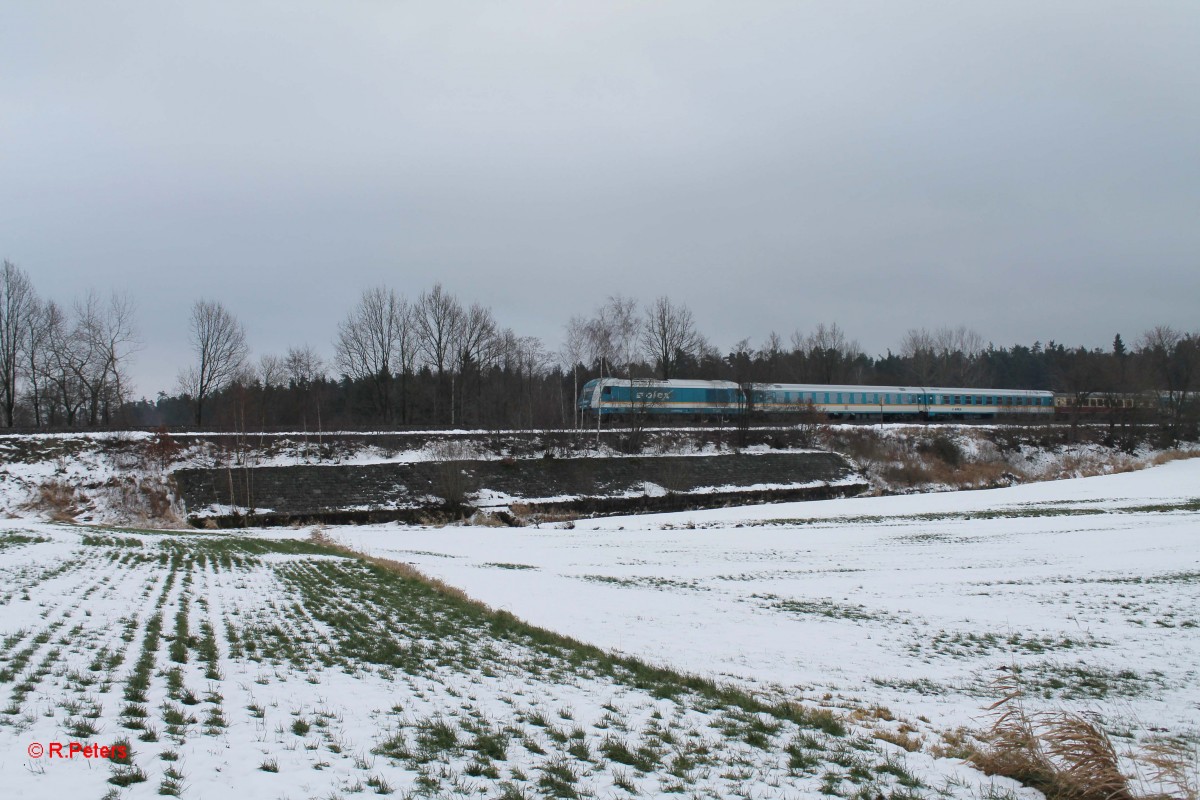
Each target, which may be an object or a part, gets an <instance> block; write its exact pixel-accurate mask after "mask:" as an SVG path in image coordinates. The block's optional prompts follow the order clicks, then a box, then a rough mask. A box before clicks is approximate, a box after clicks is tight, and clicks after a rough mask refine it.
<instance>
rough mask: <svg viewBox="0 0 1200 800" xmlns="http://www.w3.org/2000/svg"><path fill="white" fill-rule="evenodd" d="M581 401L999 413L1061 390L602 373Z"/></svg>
mask: <svg viewBox="0 0 1200 800" xmlns="http://www.w3.org/2000/svg"><path fill="white" fill-rule="evenodd" d="M579 408H580V409H581V410H583V411H584V412H586V413H592V414H600V415H602V416H622V415H629V414H653V415H682V414H690V415H694V416H700V417H705V416H710V417H711V416H719V417H736V416H740V415H742V414H746V413H751V412H754V413H759V412H761V413H763V414H768V415H780V416H783V415H787V414H796V413H801V412H806V411H810V410H812V411H816V412H818V413H821V414H824V415H825V416H827V417H828V418H830V419H870V418H876V419H889V418H890V419H903V418H920V419H943V420H948V419H994V418H997V417H1023V418H1036V417H1052V416H1053V415H1054V410H1055V409H1054V395H1053V394H1052V393H1051V392H1044V391H1034V390H1026V389H966V388H946V387H930V386H856V385H838V386H834V385H823V384H799V383H756V384H752V385H751V386H750V387H749V392H748V393H747V392H746V391H744V390H743V388H742V387H740V386H739V385H738V384H736V383H733V382H731V381H698V380H668V381H660V380H633V381H630V380H628V379H623V378H604V379H603V380H599V379H595V380H591V381H588V382H587V383H586V384H584V387H583V389H582V391H581V392H580V396H579Z"/></svg>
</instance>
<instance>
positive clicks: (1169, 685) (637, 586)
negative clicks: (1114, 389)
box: [333, 459, 1200, 733]
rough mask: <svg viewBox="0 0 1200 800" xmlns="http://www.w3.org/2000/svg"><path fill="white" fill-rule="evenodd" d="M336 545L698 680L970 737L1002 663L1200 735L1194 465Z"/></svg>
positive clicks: (1147, 722) (1199, 476)
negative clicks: (880, 710) (918, 720)
mask: <svg viewBox="0 0 1200 800" xmlns="http://www.w3.org/2000/svg"><path fill="white" fill-rule="evenodd" d="M333 533H334V535H335V536H337V537H339V538H341V539H343V540H345V541H346V542H348V543H350V544H352V545H353V546H354V547H356V548H359V549H363V550H366V551H369V552H372V553H377V554H381V555H382V554H386V555H388V556H390V557H393V558H397V559H403V560H405V561H409V562H411V563H413V564H415V565H417V566H418V567H419V568H420V569H422V570H423V571H426V572H428V573H429V574H431V575H435V576H437V577H440V578H442V579H444V580H446V581H447V582H449V583H451V584H453V585H455V586H461V587H463V588H464V589H465V590H466V591H467V592H468V593H470V594H471V595H472V596H474V597H478V598H480V599H482V600H484V601H485V602H487V603H489V604H492V605H494V606H496V607H498V608H503V609H508V610H511V611H512V612H513V613H515V614H516V615H518V616H520V617H522V618H525V619H527V620H529V621H531V622H533V623H535V624H538V625H544V626H547V627H550V628H552V629H555V630H560V631H564V632H569V633H571V635H573V636H576V637H579V638H582V639H584V640H586V641H589V642H593V643H595V644H598V645H600V646H602V647H607V648H615V649H617V650H620V651H622V652H627V653H632V654H636V655H639V656H642V657H645V658H648V659H651V660H653V661H657V662H662V663H669V664H671V665H673V666H676V667H681V668H684V669H687V670H690V671H695V672H698V673H700V674H706V675H714V676H718V677H728V676H732V677H736V678H738V679H740V680H744V681H748V682H751V683H752V684H756V685H763V684H775V685H779V686H781V687H783V690H784V691H785V692H791V693H794V694H797V695H799V696H804V697H824V696H825V695H826V693H832V694H833V695H835V696H836V697H838V698H841V699H842V700H844V702H845V703H846V704H847V705H852V706H859V707H864V706H871V705H874V704H881V705H884V706H887V707H889V708H890V709H892V710H893V711H894V712H895V713H897V714H901V715H903V716H905V717H918V716H924V717H926V718H928V719H929V720H932V721H935V727H940V728H947V727H951V726H954V725H971V724H977V723H978V718H979V717H980V716H981V714H980V711H981V708H982V707H983V706H984V705H986V704H988V703H989V702H990V701H991V700H992V699H994V697H995V690H994V689H992V688H991V687H990V686H989V683H990V682H991V681H992V680H994V679H995V678H996V677H997V674H998V673H997V669H998V668H1000V667H1005V666H1011V665H1014V664H1015V665H1017V666H1018V667H1019V668H1020V669H1021V670H1022V675H1023V676H1024V678H1025V680H1026V681H1027V684H1028V687H1029V689H1030V691H1031V693H1032V694H1033V695H1034V696H1035V697H1038V698H1040V700H1041V702H1043V703H1045V704H1053V705H1056V706H1057V705H1065V706H1068V707H1072V708H1082V709H1094V710H1098V711H1100V712H1102V713H1103V714H1104V715H1105V717H1106V718H1107V719H1108V720H1110V722H1111V723H1112V725H1113V729H1114V730H1116V731H1118V732H1121V731H1125V732H1128V731H1137V730H1146V729H1149V728H1166V729H1169V730H1171V731H1175V732H1186V731H1191V732H1193V733H1194V732H1196V728H1197V726H1198V724H1200V723H1198V720H1200V675H1198V674H1197V670H1198V669H1200V459H1192V460H1188V461H1177V462H1173V463H1171V464H1167V465H1165V466H1161V467H1156V468H1152V469H1148V470H1145V471H1141V472H1132V473H1125V474H1120V475H1111V476H1102V477H1094V478H1083V479H1076V480H1068V481H1057V482H1049V483H1039V484H1030V485H1026V486H1019V487H1013V488H1007V489H995V490H986V491H974V492H956V493H948V494H932V495H909V496H903V497H881V498H859V499H846V500H832V501H826V502H819V503H798V504H789V505H773V506H754V507H749V508H733V509H721V510H712V511H698V512H690V513H678V514H662V515H654V516H644V517H623V518H609V519H603V520H590V521H586V522H579V523H577V524H576V527H575V528H574V529H573V530H564V529H561V528H553V527H546V528H542V529H531V528H525V529H520V530H496V529H488V528H469V527H464V528H443V529H436V530H404V529H398V528H345V529H339V530H336V531H333Z"/></svg>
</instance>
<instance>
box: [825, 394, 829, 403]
mask: <svg viewBox="0 0 1200 800" xmlns="http://www.w3.org/2000/svg"><path fill="white" fill-rule="evenodd" d="M825 402H826V403H828V402H829V392H826V393H825Z"/></svg>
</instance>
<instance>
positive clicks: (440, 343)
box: [414, 283, 463, 422]
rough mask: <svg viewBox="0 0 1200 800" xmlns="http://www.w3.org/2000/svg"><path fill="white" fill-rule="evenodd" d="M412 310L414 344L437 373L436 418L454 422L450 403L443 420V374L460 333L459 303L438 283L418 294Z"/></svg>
mask: <svg viewBox="0 0 1200 800" xmlns="http://www.w3.org/2000/svg"><path fill="white" fill-rule="evenodd" d="M415 311H416V313H415V315H414V322H415V329H416V339H417V346H418V348H419V350H420V352H421V355H422V357H423V358H424V359H425V363H427V364H428V365H429V366H430V367H431V368H432V369H433V370H434V371H435V372H436V373H437V379H438V386H437V388H438V391H437V396H436V402H435V404H434V405H435V407H436V413H437V418H438V419H439V420H441V421H450V422H453V413H454V412H453V403H451V404H450V406H451V408H450V411H449V414H450V419H449V420H446V402H445V399H446V396H447V391H446V389H447V386H446V378H447V374H448V371H449V370H450V369H451V368H452V367H453V363H452V359H453V357H454V353H455V352H456V350H457V348H458V344H459V340H460V338H461V336H462V326H463V309H462V305H461V304H460V303H459V302H458V298H456V297H455V296H454V295H452V294H450V293H449V292H447V291H446V290H445V289H443V288H442V285H441V284H440V283H438V284H434V287H433V289H431V290H430V291H428V292H425V293H424V294H422V295H421V298H420V299H419V300H418V301H417V305H416V309H415Z"/></svg>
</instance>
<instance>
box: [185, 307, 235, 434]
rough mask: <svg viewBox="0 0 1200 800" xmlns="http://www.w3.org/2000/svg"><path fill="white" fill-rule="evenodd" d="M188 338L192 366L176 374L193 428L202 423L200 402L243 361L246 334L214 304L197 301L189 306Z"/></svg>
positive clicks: (222, 309)
mask: <svg viewBox="0 0 1200 800" xmlns="http://www.w3.org/2000/svg"><path fill="white" fill-rule="evenodd" d="M190 329H191V334H190V339H191V343H192V349H193V350H194V352H195V354H196V362H197V363H196V364H194V365H192V366H190V367H188V368H187V369H186V370H184V371H183V372H182V373H180V375H179V385H180V388H181V389H182V390H183V391H184V393H186V394H188V395H190V396H191V397H192V398H193V401H194V402H195V404H196V425H197V427H198V426H200V425H202V424H203V421H204V400H205V399H206V398H207V397H208V396H209V395H210V394H211V393H212V392H214V391H217V390H219V389H220V388H222V387H223V386H225V385H226V384H227V383H229V382H230V381H231V380H232V379H233V377H234V376H235V375H236V374H237V373H238V370H239V369H240V368H241V366H242V362H243V361H244V360H245V358H246V352H247V347H246V331H245V329H244V328H243V327H242V324H241V323H240V322H238V321H237V319H236V318H235V317H234V316H233V315H232V314H230V313H229V311H227V310H226V308H225V306H223V305H221V304H220V303H218V302H215V301H209V300H197V301H196V304H195V305H193V306H192V316H191V323H190Z"/></svg>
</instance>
